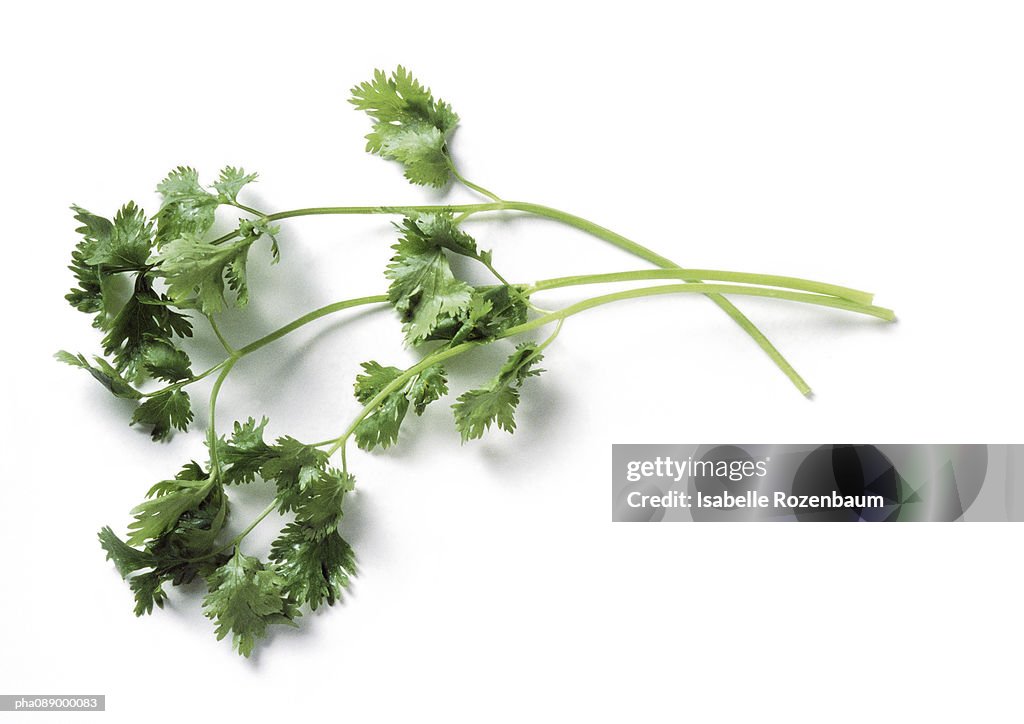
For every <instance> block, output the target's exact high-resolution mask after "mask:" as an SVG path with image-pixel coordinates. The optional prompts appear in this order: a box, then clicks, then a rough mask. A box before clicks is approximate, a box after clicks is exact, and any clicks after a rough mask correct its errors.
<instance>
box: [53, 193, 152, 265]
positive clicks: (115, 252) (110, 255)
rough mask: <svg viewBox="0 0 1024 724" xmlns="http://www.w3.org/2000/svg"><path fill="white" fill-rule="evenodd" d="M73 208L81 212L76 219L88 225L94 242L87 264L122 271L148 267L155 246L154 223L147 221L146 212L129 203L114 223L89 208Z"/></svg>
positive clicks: (122, 208)
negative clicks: (147, 262) (94, 213)
mask: <svg viewBox="0 0 1024 724" xmlns="http://www.w3.org/2000/svg"><path fill="white" fill-rule="evenodd" d="M73 208H74V209H75V211H76V212H78V213H77V215H76V216H75V218H76V219H78V220H79V221H82V222H83V223H84V224H85V226H84V227H83V228H84V229H86V230H87V232H86V233H87V234H88V235H89V236H91V237H92V239H93V242H92V245H91V248H90V250H89V251H90V253H89V254H88V256H87V258H86V259H85V263H86V264H90V265H93V266H110V267H117V268H120V269H142V268H143V267H145V266H146V260H147V259H149V253H150V249H151V248H152V246H153V224H152V223H151V222H150V221H149V219H148V218H146V212H144V211H143V210H142V209H140V208H139V207H137V206H136V205H135V203H134V202H131V201H129V202H128V203H127V204H125V205H124V206H123V207H121V210H120V211H118V212H117V215H116V216H115V217H114V223H113V224H111V223H110V222H109V221H107V220H106V219H101V218H100V217H97V216H94V215H93V214H90V213H89V212H88V211H86V210H85V209H81V208H78V207H77V206H76V207H73ZM102 222H106V223H102ZM79 231H82V229H79Z"/></svg>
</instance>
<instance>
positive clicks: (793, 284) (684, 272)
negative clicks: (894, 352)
mask: <svg viewBox="0 0 1024 724" xmlns="http://www.w3.org/2000/svg"><path fill="white" fill-rule="evenodd" d="M656 279H680V280H690V279H701V280H705V281H707V280H711V281H728V282H741V283H743V284H755V285H758V286H767V287H783V288H786V289H797V290H800V291H804V292H813V293H815V294H826V295H828V296H832V297H838V298H839V299H846V300H847V301H851V302H855V303H857V304H871V302H872V300H873V299H874V295H873V294H869V293H868V292H862V291H860V290H858V289H850V288H848V287H840V286H836V285H835V284H826V283H824V282H816V281H812V280H809V279H799V278H797V277H786V276H777V275H774V274H751V273H748V272H733V271H719V270H716V269H643V270H640V271H628V272H613V273H610V274H582V275H578V276H568V277H555V278H553V279H543V280H541V281H539V282H536V283H534V284H533V286H532V287H530V291H531V292H540V291H544V290H547V289H559V288H562V287H572V286H577V285H581V284H609V283H615V282H632V281H648V280H656Z"/></svg>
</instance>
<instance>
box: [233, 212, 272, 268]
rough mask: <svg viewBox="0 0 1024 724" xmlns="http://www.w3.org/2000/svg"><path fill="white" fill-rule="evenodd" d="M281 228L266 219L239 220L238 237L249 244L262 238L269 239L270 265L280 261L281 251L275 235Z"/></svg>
mask: <svg viewBox="0 0 1024 724" xmlns="http://www.w3.org/2000/svg"><path fill="white" fill-rule="evenodd" d="M280 231H281V227H280V226H277V225H274V224H271V223H270V222H269V221H267V220H266V219H256V220H252V219H239V221H238V235H239V236H241V237H242V238H243V239H245V240H246V241H249V242H254V241H256V240H257V239H260V238H261V237H263V236H268V237H270V256H271V260H270V263H271V264H277V263H278V262H279V261H281V249H280V247H278V245H277V234H278V232H280Z"/></svg>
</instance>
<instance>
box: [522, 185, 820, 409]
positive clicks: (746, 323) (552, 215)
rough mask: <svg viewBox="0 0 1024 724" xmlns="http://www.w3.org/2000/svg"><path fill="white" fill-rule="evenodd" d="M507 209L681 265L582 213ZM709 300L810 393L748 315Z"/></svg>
mask: <svg viewBox="0 0 1024 724" xmlns="http://www.w3.org/2000/svg"><path fill="white" fill-rule="evenodd" d="M504 206H505V208H506V209H509V210H512V211H523V212H526V213H529V214H534V215H536V216H542V217H545V218H548V219H552V220H554V221H559V222H561V223H563V224H567V225H569V226H572V227H575V228H577V229H579V230H581V231H585V232H586V233H588V234H590V235H592V236H596V237H597V238H599V239H603V240H604V241H607V242H608V243H610V244H613V245H615V246H617V247H619V248H620V249H622V250H624V251H628V252H629V253H630V254H632V255H634V256H637V257H639V258H641V259H644V260H646V261H649V262H650V263H652V264H654V265H655V266H658V267H661V268H662V269H679V268H681V267H680V266H679V265H678V264H676V263H675V262H674V261H672V260H671V259H669V258H667V257H664V256H662V255H661V254H658V253H657V252H655V251H652V250H651V249H648V248H647V247H645V246H643V245H641V244H638V243H636V242H635V241H633V240H632V239H628V238H626V237H625V236H623V235H622V234H619V233H616V232H614V231H612V230H611V229H607V228H605V227H603V226H601V225H599V224H595V223H594V222H592V221H588V220H587V219H584V218H583V217H581V216H576V215H575V214H570V213H567V212H565V211H560V210H558V209H553V208H551V207H550V206H542V205H540V204H532V203H528V202H524V201H506V202H505V204H504ZM684 281H686V282H689V283H695V282H697V281H698V280H697V279H687V280H684ZM708 297H709V299H711V301H713V302H714V303H715V304H716V305H718V307H719V308H720V309H721V310H722V311H724V312H725V313H726V314H728V315H729V317H730V318H731V319H732V320H733V321H734V322H736V324H738V325H739V326H740V328H741V329H742V330H743V331H744V332H746V333H747V334H748V335H749V336H750V337H751V338H752V339H753V340H754V341H755V342H756V343H757V345H758V346H759V347H760V348H761V349H762V350H763V351H764V352H765V354H767V355H768V357H769V358H770V359H771V360H772V361H773V362H774V363H775V365H776V366H777V367H778V368H779V369H781V370H782V372H783V373H784V374H785V375H786V377H788V378H789V380H790V382H792V383H793V385H794V386H795V387H796V388H797V389H798V390H799V391H800V393H801V394H803V395H804V396H810V394H811V387H810V385H808V384H807V382H806V381H804V379H803V377H801V376H800V374H799V373H798V372H797V371H796V370H795V369H794V368H793V366H792V365H791V364H790V363H789V361H788V360H786V358H785V357H783V356H782V353H781V352H779V350H778V349H777V348H776V347H775V345H774V344H772V343H771V341H769V339H768V338H767V337H766V336H765V335H764V333H763V332H761V330H760V329H758V328H757V326H756V325H755V324H754V323H753V322H751V321H750V319H748V318H747V316H746V315H745V314H744V313H743V312H741V311H740V310H739V309H738V308H737V307H736V305H734V304H733V303H732V302H731V301H729V300H728V299H726V298H725V297H723V296H721V295H718V294H709V295H708Z"/></svg>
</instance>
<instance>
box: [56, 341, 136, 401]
mask: <svg viewBox="0 0 1024 724" xmlns="http://www.w3.org/2000/svg"><path fill="white" fill-rule="evenodd" d="M54 357H56V358H57V359H58V360H59V361H61V362H63V363H64V364H69V365H71V366H72V367H81V368H82V369H84V370H88V371H89V374H91V375H92V376H93V377H94V378H95V379H96V380H97V381H98V382H99V383H100V384H101V385H103V386H104V387H106V388H107V389H108V390H109V391H110V392H111V394H113V395H114V396H115V397H120V398H123V399H126V400H138V399H139V398H141V397H142V393H141V392H139V391H138V390H136V389H135V388H134V387H132V386H131V383H129V382H128V380H126V379H125V378H124V377H122V376H121V375H120V374H119V373H118V371H117V370H116V369H114V368H113V367H111V366H110V363H109V362H107V361H106V360H105V359H103V358H102V357H94V358H93V359H94V360H95V361H96V366H95V367H93V366H92V365H91V364H89V361H88V360H87V359H86V358H85V355H81V354H79V355H73V354H71V353H70V352H65V351H64V350H60V351H59V352H57V354H55V355H54Z"/></svg>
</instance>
